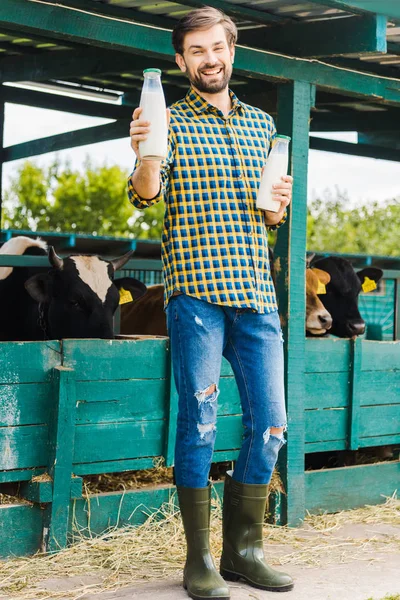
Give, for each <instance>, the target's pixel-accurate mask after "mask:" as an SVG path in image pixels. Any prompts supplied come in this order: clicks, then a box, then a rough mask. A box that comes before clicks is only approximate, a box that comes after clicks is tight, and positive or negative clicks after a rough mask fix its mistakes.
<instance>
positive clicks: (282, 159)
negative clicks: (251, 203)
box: [257, 135, 290, 212]
mask: <svg viewBox="0 0 400 600" xmlns="http://www.w3.org/2000/svg"><path fill="white" fill-rule="evenodd" d="M289 142H290V137H288V136H287V135H277V136H276V142H275V144H274V146H273V148H272V150H271V152H270V154H269V156H268V158H267V162H266V163H265V168H264V172H263V174H262V177H261V182H260V187H259V188H258V193H257V208H262V209H263V210H270V211H271V212H279V209H280V207H281V203H280V202H279V201H278V200H274V199H273V198H272V195H273V193H274V192H273V189H272V186H273V185H274V184H275V183H279V182H280V181H281V177H283V176H284V175H287V171H288V165H289Z"/></svg>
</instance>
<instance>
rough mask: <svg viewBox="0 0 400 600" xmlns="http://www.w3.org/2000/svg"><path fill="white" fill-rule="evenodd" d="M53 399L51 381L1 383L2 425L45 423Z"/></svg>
mask: <svg viewBox="0 0 400 600" xmlns="http://www.w3.org/2000/svg"><path fill="white" fill-rule="evenodd" d="M52 401H53V398H52V384H51V383H39V384H38V383H22V384H18V383H14V384H7V383H5V384H0V427H6V426H10V425H11V426H14V427H15V426H17V425H39V424H41V423H45V422H46V420H47V415H48V412H49V408H50V406H51V403H52Z"/></svg>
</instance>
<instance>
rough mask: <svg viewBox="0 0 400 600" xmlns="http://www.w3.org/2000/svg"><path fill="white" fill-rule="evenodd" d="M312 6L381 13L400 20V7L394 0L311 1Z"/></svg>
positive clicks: (355, 12) (363, 12) (354, 11)
mask: <svg viewBox="0 0 400 600" xmlns="http://www.w3.org/2000/svg"><path fill="white" fill-rule="evenodd" d="M309 1H310V2H311V3H312V4H319V5H322V6H328V7H331V8H335V9H339V10H344V11H347V12H352V13H354V14H365V13H366V12H372V13H379V14H381V15H387V16H388V17H393V18H394V17H396V18H397V19H400V5H399V4H398V3H397V2H396V1H393V0H309Z"/></svg>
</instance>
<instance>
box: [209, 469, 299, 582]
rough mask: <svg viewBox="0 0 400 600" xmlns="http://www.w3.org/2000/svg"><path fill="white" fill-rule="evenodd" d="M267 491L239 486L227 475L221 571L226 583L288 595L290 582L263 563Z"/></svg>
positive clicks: (244, 484)
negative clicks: (246, 585)
mask: <svg viewBox="0 0 400 600" xmlns="http://www.w3.org/2000/svg"><path fill="white" fill-rule="evenodd" d="M267 490H268V486H267V485H258V484H246V483H240V482H238V481H235V480H234V479H232V477H231V476H230V475H229V474H228V473H227V474H226V479H225V489H224V506H223V535H224V544H223V549H222V556H221V568H220V572H221V575H222V577H223V578H224V579H225V580H227V581H238V580H239V579H244V581H246V582H247V583H248V584H249V585H252V586H253V587H256V588H259V589H260V590H268V591H270V592H287V591H289V590H291V589H292V588H293V579H292V578H291V577H290V575H287V574H286V573H282V572H280V571H275V570H274V569H272V568H271V567H269V566H268V565H267V564H266V563H265V561H264V551H263V542H262V537H263V536H262V528H263V522H264V515H265V506H266V502H267Z"/></svg>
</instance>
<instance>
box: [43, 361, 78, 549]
mask: <svg viewBox="0 0 400 600" xmlns="http://www.w3.org/2000/svg"><path fill="white" fill-rule="evenodd" d="M54 379H55V389H56V390H57V396H56V401H55V403H54V410H53V414H52V415H51V416H50V420H49V475H50V477H51V478H52V480H53V498H52V502H51V504H49V505H48V506H47V508H46V515H45V519H44V530H43V549H44V550H45V551H47V552H57V551H58V550H61V549H62V548H65V546H66V545H67V533H68V518H69V507H70V500H71V477H72V460H73V456H74V439H75V415H76V395H75V373H74V371H73V370H72V369H67V368H66V367H61V366H60V367H55V368H54Z"/></svg>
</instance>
